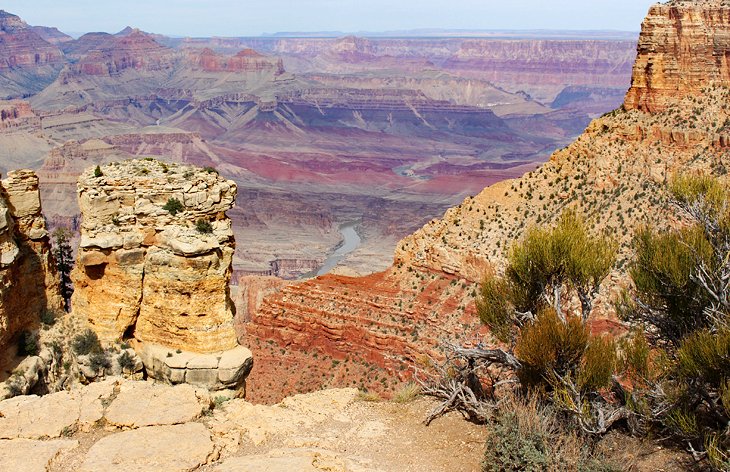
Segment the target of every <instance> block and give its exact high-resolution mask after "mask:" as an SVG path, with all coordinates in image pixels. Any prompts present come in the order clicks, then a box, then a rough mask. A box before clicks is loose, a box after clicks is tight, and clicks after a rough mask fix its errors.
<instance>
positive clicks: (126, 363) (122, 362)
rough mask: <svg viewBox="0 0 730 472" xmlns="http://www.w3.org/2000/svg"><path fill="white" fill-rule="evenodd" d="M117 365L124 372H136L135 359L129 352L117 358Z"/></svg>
mask: <svg viewBox="0 0 730 472" xmlns="http://www.w3.org/2000/svg"><path fill="white" fill-rule="evenodd" d="M117 364H119V367H120V368H121V369H122V371H126V372H132V371H133V370H134V358H133V357H132V356H131V355H130V354H129V353H128V352H127V351H124V352H123V353H122V355H120V356H119V357H117Z"/></svg>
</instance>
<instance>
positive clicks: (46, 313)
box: [40, 310, 56, 326]
mask: <svg viewBox="0 0 730 472" xmlns="http://www.w3.org/2000/svg"><path fill="white" fill-rule="evenodd" d="M40 318H41V323H43V325H44V326H53V325H54V324H56V315H55V314H54V313H53V311H51V310H43V311H41V314H40Z"/></svg>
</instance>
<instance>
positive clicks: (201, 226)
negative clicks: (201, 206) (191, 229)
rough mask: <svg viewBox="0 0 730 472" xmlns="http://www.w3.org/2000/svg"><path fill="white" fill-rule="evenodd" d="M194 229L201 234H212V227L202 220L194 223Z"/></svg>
mask: <svg viewBox="0 0 730 472" xmlns="http://www.w3.org/2000/svg"><path fill="white" fill-rule="evenodd" d="M195 229H197V230H198V233H201V234H211V233H212V232H213V226H212V225H211V224H210V222H209V221H208V220H204V219H203V218H200V219H199V220H198V221H196V222H195Z"/></svg>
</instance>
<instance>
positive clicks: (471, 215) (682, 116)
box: [242, 1, 730, 400]
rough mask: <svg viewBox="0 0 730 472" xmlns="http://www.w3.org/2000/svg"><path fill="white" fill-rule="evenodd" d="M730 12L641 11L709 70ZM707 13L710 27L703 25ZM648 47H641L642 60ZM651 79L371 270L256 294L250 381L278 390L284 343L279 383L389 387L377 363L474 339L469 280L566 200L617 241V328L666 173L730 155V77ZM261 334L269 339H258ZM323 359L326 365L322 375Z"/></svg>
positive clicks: (668, 41) (493, 266) (392, 367)
mask: <svg viewBox="0 0 730 472" xmlns="http://www.w3.org/2000/svg"><path fill="white" fill-rule="evenodd" d="M662 12H664V13H662ZM660 13H662V14H663V15H665V18H664V19H663V20H662V24H663V25H664V27H663V28H657V27H655V23H656V21H658V20H656V18H655V17H656V16H657V15H659V14H660ZM723 18H725V19H727V18H730V5H728V3H727V2H725V1H723V2H719V1H708V2H694V3H690V2H686V3H685V2H683V3H679V2H675V3H673V4H671V5H669V6H661V5H660V6H655V7H653V8H652V10H651V13H650V15H649V18H648V19H647V21H646V22H645V23H644V31H643V33H642V41H643V44H654V45H655V46H654V48H655V49H656V50H660V51H666V53H665V54H664V57H663V61H664V63H665V64H684V66H683V67H689V68H690V69H692V68H697V67H702V68H704V69H705V70H706V73H707V74H708V76H709V77H717V78H721V77H726V76H727V65H726V62H725V60H724V59H723V58H724V57H730V43H729V42H727V38H729V37H730V22H726V21H725V20H721V19H723ZM669 19H674V20H675V21H674V22H670V21H669ZM710 19H712V22H713V23H712V24H713V25H714V26H713V28H708V27H707V24H708V23H709V22H710ZM690 20H691V21H690ZM705 36H706V37H705ZM678 37H682V38H688V39H687V41H690V42H688V43H686V44H685V46H683V47H680V48H677V47H675V46H673V44H674V42H675V41H676V38H678ZM694 37H697V38H701V39H698V41H700V40H701V44H704V45H713V51H712V52H709V53H708V54H710V55H709V56H708V55H707V54H705V53H706V52H707V48H706V47H704V46H703V47H700V45H699V44H695V43H693V42H691V41H692V40H691V38H694ZM683 44H684V43H683ZM696 47H699V52H698V53H697V54H698V55H697V56H694V55H693V54H694V53H693V51H695V48H696ZM644 60H646V59H645V58H642V57H640V58H639V59H638V61H637V63H638V64H640V63H641V61H644ZM638 69H639V70H643V69H642V68H641V67H640V66H638ZM687 70H689V69H687ZM652 77H654V76H652ZM668 77H671V76H668ZM644 79H645V77H643V76H642V75H641V74H636V75H635V77H634V87H633V88H632V92H630V93H629V96H628V98H627V103H631V102H632V98H631V97H632V94H636V93H637V92H638V91H642V90H643V92H642V94H643V95H642V96H644V97H654V98H655V99H652V100H653V101H652V100H648V101H643V102H642V101H641V100H640V101H639V102H637V103H638V104H637V105H636V106H628V107H626V109H619V110H616V111H615V112H612V113H609V114H607V115H605V116H603V117H601V118H599V119H597V120H595V121H594V122H593V123H592V124H591V125H590V126H589V127H588V128H587V129H586V131H585V133H584V134H583V135H582V136H581V137H579V138H578V139H577V140H576V141H575V142H574V143H572V144H571V145H569V146H568V147H566V148H565V149H562V150H559V151H557V152H555V153H554V154H553V155H552V157H551V159H550V161H549V162H548V163H547V164H545V165H544V166H542V167H540V168H538V169H536V170H533V171H531V172H528V173H526V174H525V175H524V176H522V177H521V178H519V179H515V180H507V181H504V182H500V183H498V184H495V185H493V186H491V187H488V188H486V189H484V190H483V191H482V192H480V193H479V194H478V195H476V196H475V197H468V198H466V199H465V200H464V201H463V202H462V203H461V204H460V205H458V206H455V207H453V208H451V209H449V210H448V211H447V212H446V213H445V214H444V216H443V217H442V218H440V219H435V220H433V221H431V222H429V223H428V224H426V225H425V226H424V227H423V228H421V229H420V230H418V231H416V232H415V233H414V234H412V235H411V236H408V237H406V238H404V239H403V240H402V241H401V242H400V243H399V244H398V247H397V249H396V252H395V260H394V265H393V266H392V267H391V268H390V269H389V270H387V271H386V272H384V273H382V274H375V275H372V276H369V277H366V278H346V277H333V276H325V277H320V278H317V279H315V280H311V281H308V282H305V283H303V284H298V285H290V286H287V287H283V288H281V290H280V291H279V292H277V293H273V294H269V295H265V296H264V297H262V301H261V302H260V305H259V306H258V308H257V309H256V310H255V311H254V312H253V313H251V314H250V315H249V316H250V319H251V321H250V322H249V323H244V324H243V325H242V333H243V335H244V339H246V340H247V342H248V343H249V344H250V345H251V346H252V348H253V350H254V354H255V355H256V357H257V366H259V368H260V371H257V372H255V378H256V381H255V382H263V384H258V385H256V384H254V383H252V384H251V385H250V387H251V392H252V394H253V398H257V399H258V398H261V399H264V400H271V398H268V396H270V392H268V391H267V390H266V387H267V385H266V381H271V380H272V378H266V376H267V375H268V374H267V372H269V371H271V370H272V369H273V370H274V371H276V370H277V369H288V370H289V371H291V370H292V366H287V367H281V366H280V364H281V361H278V360H277V359H276V353H277V350H278V349H280V348H282V347H284V346H286V347H287V348H288V350H287V358H288V359H293V358H294V359H296V361H294V362H296V363H297V370H298V372H301V373H302V375H301V376H300V377H299V378H298V379H296V384H295V385H285V386H284V388H283V390H284V392H282V394H283V395H286V393H287V392H288V391H292V390H299V391H301V390H310V389H317V388H321V387H322V386H323V385H327V386H337V385H352V382H353V380H355V379H358V378H362V376H363V373H365V374H367V375H366V376H365V378H366V379H368V382H369V383H368V385H367V387H368V388H369V389H371V390H372V389H380V390H387V388H388V386H387V380H386V381H385V382H382V381H381V382H378V372H382V371H383V370H385V371H386V372H387V373H386V374H385V377H386V379H392V378H394V377H395V376H396V375H403V371H402V370H401V369H402V367H403V363H405V364H408V363H411V364H412V363H417V361H418V358H419V356H420V355H421V354H431V355H433V354H436V353H437V352H438V351H437V350H436V348H437V345H438V344H439V343H441V342H442V341H443V340H444V339H456V340H457V342H464V341H468V340H471V339H473V336H472V335H473V333H475V332H476V330H477V329H478V328H479V326H480V323H479V320H478V318H477V317H476V316H475V315H474V296H475V295H476V290H475V289H476V288H477V284H478V283H479V282H480V281H481V279H482V277H483V276H484V274H485V272H487V271H490V270H494V271H497V272H500V271H501V270H502V268H503V266H504V262H505V254H506V251H505V249H506V248H508V247H509V245H510V244H511V242H512V241H515V240H518V239H520V238H521V237H522V235H523V234H524V232H525V230H526V229H527V228H530V227H531V226H534V225H546V224H547V225H549V224H552V223H553V222H554V221H555V220H556V219H557V218H558V217H559V216H560V215H561V214H562V212H563V211H564V210H565V209H566V208H572V209H575V210H576V211H577V212H578V213H579V214H581V215H584V216H585V218H586V219H587V221H588V222H589V224H590V225H591V227H593V229H594V230H595V231H603V230H605V231H607V232H608V233H609V234H612V235H615V237H616V238H617V239H618V240H619V242H620V243H621V244H620V248H619V254H618V263H617V265H616V268H615V270H614V272H613V273H612V274H611V275H610V281H607V282H606V283H605V284H604V288H603V290H602V292H601V294H600V295H599V298H598V300H597V301H596V303H595V305H594V308H595V313H594V316H593V318H592V319H591V323H592V326H593V328H594V329H596V330H601V331H606V330H609V331H620V330H621V329H622V328H621V327H620V325H619V323H618V322H616V321H615V318H614V316H613V306H612V303H611V301H612V300H613V299H614V298H615V296H616V295H617V294H616V293H615V291H618V290H619V287H620V286H621V283H622V281H625V278H626V267H628V261H629V259H630V257H631V254H632V245H631V241H632V237H633V235H634V234H635V231H636V229H637V228H639V227H641V226H642V225H646V224H651V225H654V226H656V227H661V225H662V224H666V222H667V221H671V217H670V215H669V214H668V211H667V205H666V203H665V198H666V182H667V181H668V180H669V179H670V178H671V176H672V175H674V174H676V173H683V172H706V173H707V172H709V173H715V174H718V175H723V174H725V173H726V170H725V169H727V168H728V166H730V153H729V152H728V151H729V150H730V137H729V136H728V132H730V130H729V129H728V127H727V125H726V123H729V122H730V121H726V120H730V113H729V111H728V109H727V103H728V100H729V99H730V88H728V86H730V82H729V81H727V80H725V79H723V80H722V81H720V82H719V83H717V85H716V86H712V85H710V84H707V85H706V86H705V87H704V88H703V87H702V84H701V83H700V82H697V83H693V82H692V79H691V74H690V80H689V82H688V86H687V87H685V88H677V87H679V85H678V84H681V81H675V83H674V84H673V87H675V88H674V89H671V88H666V87H665V86H664V83H663V82H656V88H654V87H653V86H652V84H653V83H654V82H652V83H649V86H648V88H647V87H644V85H642V84H644V82H643V81H644ZM672 90H674V92H672ZM642 104H644V105H647V106H644V105H642ZM656 104H659V105H661V106H654V105H656ZM662 222H664V223H662ZM611 290H614V292H612V291H611ZM247 297H248V299H249V300H250V299H251V298H252V297H251V295H250V294H249V295H248V296H247ZM257 338H260V339H273V340H275V343H274V344H273V345H272V344H270V343H269V344H265V343H257V342H256V339H257ZM487 339H488V338H487ZM312 351H315V352H317V353H318V355H317V356H314V355H313V354H312ZM324 372H328V373H329V375H326V376H322V373H324ZM259 373H261V374H262V377H259V375H258V374H259ZM353 373H354V374H353ZM378 383H380V384H381V385H378ZM259 387H261V388H259ZM289 389H291V390H289Z"/></svg>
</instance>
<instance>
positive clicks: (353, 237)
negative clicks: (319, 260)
mask: <svg viewBox="0 0 730 472" xmlns="http://www.w3.org/2000/svg"><path fill="white" fill-rule="evenodd" d="M356 226H357V223H348V224H345V225H342V226H341V227H340V233H342V243H340V245H339V246H337V249H335V252H333V253H332V254H330V256H329V257H328V258H327V260H326V261H324V264H323V265H322V267H320V268H319V270H318V271H317V275H324V274H326V273H327V272H329V271H331V270H332V269H334V268H335V266H336V265H337V264H338V263H339V262H340V261H341V260H342V259H343V258H344V257H345V256H346V255H348V254H350V253H351V252H352V251H354V250H355V249H357V248H358V247H359V246H360V244H361V243H362V239H361V238H360V235H359V234H357V231H356V230H355V227H356Z"/></svg>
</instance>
